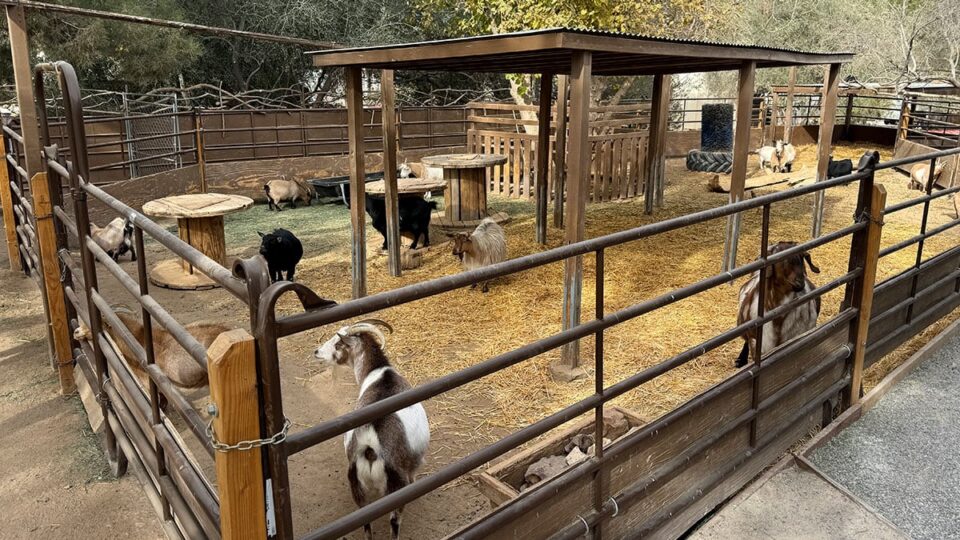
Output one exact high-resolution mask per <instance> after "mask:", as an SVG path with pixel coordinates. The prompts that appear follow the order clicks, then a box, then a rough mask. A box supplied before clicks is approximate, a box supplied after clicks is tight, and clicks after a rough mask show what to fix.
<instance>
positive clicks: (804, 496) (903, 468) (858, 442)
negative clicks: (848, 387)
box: [690, 335, 960, 540]
mask: <svg viewBox="0 0 960 540" xmlns="http://www.w3.org/2000/svg"><path fill="white" fill-rule="evenodd" d="M790 460H791V462H793V459H792V458H790ZM806 460H807V462H808V463H810V465H809V466H798V464H796V463H795V464H793V465H784V464H782V465H784V466H780V467H779V468H774V469H772V470H771V472H769V473H767V474H766V475H764V476H762V477H760V478H758V479H757V480H756V481H755V482H754V484H752V485H751V486H748V487H747V488H746V489H744V491H743V492H741V493H740V494H739V495H737V496H736V497H734V498H733V499H732V500H731V501H730V502H729V503H727V504H726V505H725V506H724V507H722V508H721V509H720V510H719V511H718V512H717V513H716V514H715V515H714V516H713V517H712V518H710V520H709V521H707V522H706V523H705V524H704V525H702V526H701V527H700V529H698V530H697V531H695V532H694V533H692V534H691V536H690V538H694V539H698V540H719V539H726V538H738V539H748V540H749V539H758V540H759V539H773V538H775V539H800V538H803V539H806V538H810V539H813V538H844V539H869V540H885V539H894V538H916V539H918V540H925V539H937V540H939V539H946V538H960V335H957V336H955V337H953V338H949V339H945V340H944V342H943V345H942V347H941V348H939V349H938V350H935V351H934V352H933V353H932V354H931V355H930V356H929V357H928V358H927V359H926V360H925V361H923V363H921V364H920V365H919V366H918V367H917V368H916V369H915V370H914V371H913V372H912V373H910V374H909V375H907V376H906V377H905V378H904V379H903V380H901V381H900V382H899V383H897V384H895V385H894V386H893V387H892V388H891V389H890V390H889V391H888V392H887V393H886V394H885V395H884V396H883V397H882V398H881V399H880V401H879V402H878V403H877V404H876V405H875V406H874V407H873V408H871V409H870V410H868V411H867V412H866V413H865V414H864V415H863V416H862V417H861V418H860V419H859V420H857V421H856V422H854V423H853V424H851V425H850V426H848V427H847V428H846V429H843V430H842V431H840V432H839V433H838V434H837V435H836V436H835V437H834V438H832V439H831V440H829V441H828V442H827V443H825V444H824V445H823V446H821V447H819V448H818V449H816V450H815V451H813V452H812V453H810V454H809V455H807V456H806ZM817 471H818V472H817ZM821 475H822V476H821Z"/></svg>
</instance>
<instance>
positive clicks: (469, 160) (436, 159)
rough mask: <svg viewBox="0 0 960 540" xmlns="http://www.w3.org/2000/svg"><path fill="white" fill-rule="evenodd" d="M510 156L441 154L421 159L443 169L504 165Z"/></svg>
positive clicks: (431, 165) (428, 164)
mask: <svg viewBox="0 0 960 540" xmlns="http://www.w3.org/2000/svg"><path fill="white" fill-rule="evenodd" d="M508 159H509V157H508V156H506V155H503V154H499V153H487V154H441V155H438V156H427V157H425V158H423V159H422V160H421V161H422V163H423V164H424V165H426V166H428V167H440V168H443V169H481V168H486V167H492V166H495V165H503V164H504V163H506V162H507V160H508Z"/></svg>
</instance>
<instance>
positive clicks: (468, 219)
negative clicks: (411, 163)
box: [421, 154, 510, 229]
mask: <svg viewBox="0 0 960 540" xmlns="http://www.w3.org/2000/svg"><path fill="white" fill-rule="evenodd" d="M421 162H422V163H423V164H424V165H426V166H428V167H440V168H441V169H443V179H444V181H445V182H446V183H447V184H448V185H447V191H446V192H445V193H444V196H443V202H444V207H443V214H442V215H441V214H440V213H439V212H438V213H436V214H434V224H435V225H437V226H439V227H442V228H449V229H471V228H474V227H476V226H477V225H479V224H480V221H482V220H483V219H484V218H487V217H490V218H493V220H494V221H496V222H497V223H504V222H507V221H509V220H510V216H508V215H507V214H506V213H505V212H497V213H495V214H490V213H488V212H487V186H486V182H484V179H485V178H486V174H485V172H486V169H487V168H488V167H493V166H495V165H503V164H504V163H506V162H507V156H504V155H500V154H444V155H439V156H428V157H424V158H423V159H422V160H421Z"/></svg>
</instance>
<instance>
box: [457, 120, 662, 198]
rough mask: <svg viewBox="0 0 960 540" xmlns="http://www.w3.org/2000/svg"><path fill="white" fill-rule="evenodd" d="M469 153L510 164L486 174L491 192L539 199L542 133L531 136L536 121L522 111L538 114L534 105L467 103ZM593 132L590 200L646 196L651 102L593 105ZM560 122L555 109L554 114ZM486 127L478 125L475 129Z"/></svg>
mask: <svg viewBox="0 0 960 540" xmlns="http://www.w3.org/2000/svg"><path fill="white" fill-rule="evenodd" d="M467 108H468V111H469V114H468V116H467V122H468V123H469V126H470V127H469V128H468V131H467V149H468V151H469V152H474V153H479V154H502V155H506V156H507V157H508V161H507V163H505V164H503V165H497V166H495V167H492V168H490V169H488V170H487V172H486V182H487V186H488V189H489V192H490V193H496V194H500V195H505V196H507V197H513V198H523V199H532V198H533V197H534V196H535V193H534V191H535V190H534V185H535V182H536V179H535V176H536V163H537V153H538V152H539V151H540V149H539V148H538V147H537V135H535V134H531V133H527V132H526V126H531V125H536V124H537V120H536V119H531V118H523V117H522V115H521V113H527V112H531V113H532V112H535V111H537V110H538V107H537V106H535V105H514V104H509V103H486V102H472V103H469V104H468V105H467ZM590 110H591V113H592V114H593V118H592V120H591V122H590V127H591V131H592V134H591V135H590V137H589V141H590V147H591V155H592V156H593V158H592V160H591V161H592V169H591V187H590V190H589V192H590V201H591V202H607V201H612V200H617V199H628V198H632V197H635V196H638V195H640V194H642V193H643V173H642V171H644V170H645V169H644V159H645V157H646V147H647V131H646V130H647V128H648V127H649V126H648V124H649V119H650V104H649V103H638V104H628V105H617V106H598V107H591V109H590ZM553 116H554V118H556V110H555V109H554V112H553ZM478 125H479V126H481V127H479V128H478V127H476V126H478ZM557 129H558V125H557V122H556V120H554V121H553V122H551V131H552V132H554V134H553V135H551V137H550V149H549V151H550V156H551V159H550V162H551V167H550V175H549V177H548V178H547V183H548V187H547V192H548V193H549V197H550V199H551V200H552V199H553V198H554V197H555V195H556V194H555V193H554V184H555V182H556V175H557V167H556V163H557V159H556V157H557V156H556V152H557V146H556V145H557V140H556V135H555V133H556V130H557Z"/></svg>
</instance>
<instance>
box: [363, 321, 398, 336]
mask: <svg viewBox="0 0 960 540" xmlns="http://www.w3.org/2000/svg"><path fill="white" fill-rule="evenodd" d="M360 323H367V324H372V325H375V326H381V327H383V328H386V330H387V332H388V333H390V334H392V333H393V327H392V326H390V323H388V322H387V321H382V320H380V319H364V320H362V321H357V322H355V323H354V324H360Z"/></svg>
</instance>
